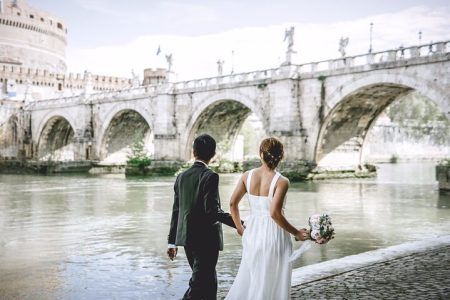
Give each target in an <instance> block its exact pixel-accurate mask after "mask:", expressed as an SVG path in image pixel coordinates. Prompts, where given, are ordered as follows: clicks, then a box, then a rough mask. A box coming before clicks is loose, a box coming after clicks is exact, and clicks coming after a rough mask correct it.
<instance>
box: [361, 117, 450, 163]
mask: <svg viewBox="0 0 450 300" xmlns="http://www.w3.org/2000/svg"><path fill="white" fill-rule="evenodd" d="M366 143H367V145H366V146H365V147H366V148H365V158H366V161H370V162H390V161H392V160H398V161H408V160H441V159H444V158H448V157H450V127H449V126H446V124H444V123H440V124H437V123H436V124H429V125H412V124H411V125H409V126H399V125H397V124H394V123H391V124H384V125H377V126H375V127H374V128H373V129H372V131H371V133H370V135H369V137H368V139H367V141H366Z"/></svg>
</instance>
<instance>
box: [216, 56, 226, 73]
mask: <svg viewBox="0 0 450 300" xmlns="http://www.w3.org/2000/svg"><path fill="white" fill-rule="evenodd" d="M224 62H225V61H223V60H220V59H219V60H218V61H217V74H218V75H219V76H222V74H223V63H224Z"/></svg>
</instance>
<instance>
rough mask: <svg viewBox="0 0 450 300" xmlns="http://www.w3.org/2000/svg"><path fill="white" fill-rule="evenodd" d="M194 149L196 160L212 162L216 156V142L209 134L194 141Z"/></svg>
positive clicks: (202, 135)
mask: <svg viewBox="0 0 450 300" xmlns="http://www.w3.org/2000/svg"><path fill="white" fill-rule="evenodd" d="M192 148H193V150H194V155H195V157H196V158H198V159H201V160H204V161H210V160H211V158H212V157H213V156H214V155H215V154H216V141H215V140H214V138H213V137H212V136H210V135H209V134H201V135H199V136H198V137H197V138H196V139H195V140H194V145H193V146H192Z"/></svg>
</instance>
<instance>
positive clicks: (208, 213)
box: [168, 161, 235, 299]
mask: <svg viewBox="0 0 450 300" xmlns="http://www.w3.org/2000/svg"><path fill="white" fill-rule="evenodd" d="M174 192H175V196H174V203H173V209H172V220H171V222H170V232H169V239H168V242H169V244H175V245H177V246H184V249H185V252H186V256H187V259H188V261H189V265H190V266H191V269H192V277H191V279H190V281H189V289H188V290H187V291H186V293H185V295H184V297H183V299H216V294H217V276H216V264H217V259H218V256H219V250H222V249H223V233H222V224H221V223H224V224H226V225H228V226H232V227H235V225H234V223H233V219H232V218H231V215H230V214H228V213H225V212H224V211H223V210H222V209H221V208H220V198H219V175H218V174H217V173H215V172H213V171H211V170H210V169H209V168H207V167H206V165H205V164H203V163H202V162H199V161H196V162H195V163H194V164H193V165H192V167H191V168H189V169H188V170H186V171H185V172H183V173H181V174H180V175H178V177H177V179H176V181H175V185H174Z"/></svg>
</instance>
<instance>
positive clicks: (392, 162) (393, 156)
mask: <svg viewBox="0 0 450 300" xmlns="http://www.w3.org/2000/svg"><path fill="white" fill-rule="evenodd" d="M398 159H399V157H398V155H397V154H392V156H391V158H390V159H389V162H390V163H391V164H396V163H398Z"/></svg>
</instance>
